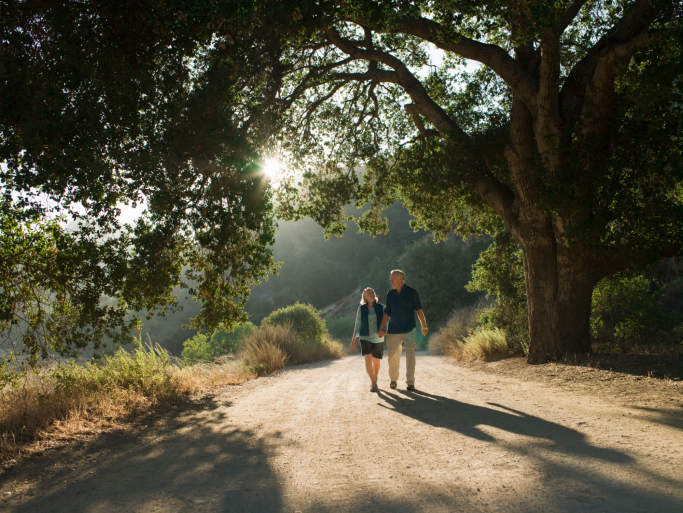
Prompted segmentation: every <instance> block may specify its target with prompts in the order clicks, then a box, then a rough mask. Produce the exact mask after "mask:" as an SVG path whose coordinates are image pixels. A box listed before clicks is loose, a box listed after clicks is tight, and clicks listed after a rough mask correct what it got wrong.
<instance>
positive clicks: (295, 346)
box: [239, 324, 344, 376]
mask: <svg viewBox="0 0 683 513" xmlns="http://www.w3.org/2000/svg"><path fill="white" fill-rule="evenodd" d="M342 356H344V347H343V346H342V344H340V343H339V342H337V341H334V340H325V341H319V340H302V339H301V338H300V337H299V336H297V333H296V332H295V331H294V330H292V328H291V325H289V324H285V325H278V326H272V325H270V324H264V325H263V326H261V327H260V328H259V329H258V330H257V331H256V332H254V333H252V334H251V335H250V336H249V337H247V338H246V339H245V340H244V343H243V345H242V350H241V351H240V354H239V358H240V359H242V360H243V361H244V363H245V365H246V366H247V367H248V368H250V369H252V370H253V371H254V372H256V373H257V374H258V375H259V376H262V375H264V374H271V373H272V372H275V371H277V370H279V369H282V368H283V367H284V366H285V365H298V364H302V363H310V362H317V361H319V360H328V359H332V358H341V357H342Z"/></svg>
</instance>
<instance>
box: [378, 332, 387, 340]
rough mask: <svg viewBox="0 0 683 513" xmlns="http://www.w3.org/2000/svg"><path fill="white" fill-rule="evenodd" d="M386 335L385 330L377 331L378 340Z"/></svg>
mask: <svg viewBox="0 0 683 513" xmlns="http://www.w3.org/2000/svg"><path fill="white" fill-rule="evenodd" d="M386 334H387V330H379V331H378V332H377V336H378V337H379V338H382V337H383V336H384V335H386Z"/></svg>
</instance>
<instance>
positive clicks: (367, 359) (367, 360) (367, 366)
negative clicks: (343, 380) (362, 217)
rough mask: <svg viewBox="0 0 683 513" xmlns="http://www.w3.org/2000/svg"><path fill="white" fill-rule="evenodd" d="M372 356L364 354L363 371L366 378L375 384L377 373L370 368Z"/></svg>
mask: <svg viewBox="0 0 683 513" xmlns="http://www.w3.org/2000/svg"><path fill="white" fill-rule="evenodd" d="M372 360H373V358H372V355H371V354H366V355H365V370H366V371H367V373H368V376H370V381H372V382H373V383H377V373H376V372H375V370H374V369H373V368H372V367H373V366H372Z"/></svg>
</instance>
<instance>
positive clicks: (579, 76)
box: [559, 0, 657, 124]
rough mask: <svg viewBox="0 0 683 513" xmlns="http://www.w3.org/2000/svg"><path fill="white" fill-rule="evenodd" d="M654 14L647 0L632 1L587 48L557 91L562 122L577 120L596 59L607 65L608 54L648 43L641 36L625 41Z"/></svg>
mask: <svg viewBox="0 0 683 513" xmlns="http://www.w3.org/2000/svg"><path fill="white" fill-rule="evenodd" d="M656 14H657V10H656V9H654V8H653V7H652V4H651V2H650V0H636V2H635V3H634V4H633V5H632V6H631V8H630V9H629V10H628V11H626V13H625V14H624V16H623V17H622V18H621V20H619V21H618V22H617V23H616V24H615V25H614V26H613V27H612V28H611V29H610V30H609V31H608V32H607V33H606V34H605V35H604V36H603V37H602V38H600V40H599V41H598V42H597V43H596V44H595V46H593V48H591V49H590V50H588V52H587V54H586V56H585V57H584V58H583V59H581V60H580V61H579V62H578V63H576V65H575V66H574V68H573V69H572V70H571V72H570V73H569V76H568V77H567V79H566V80H565V82H564V85H563V87H562V91H561V92H560V98H559V103H560V115H561V117H562V119H563V120H564V121H565V122H566V123H568V124H574V123H576V122H577V121H578V120H579V117H580V116H581V112H582V111H583V107H584V103H585V100H586V88H587V87H588V84H589V82H590V81H591V80H592V79H593V77H594V75H595V72H596V70H597V68H598V65H599V64H600V61H601V60H602V61H603V65H605V64H608V63H609V61H610V60H612V59H610V57H612V56H614V57H616V56H617V54H619V55H621V57H620V59H623V58H625V55H627V53H626V52H627V51H628V50H629V49H630V51H631V53H632V52H634V51H635V50H636V49H637V48H641V47H642V46H644V45H645V44H648V42H647V41H646V40H645V39H642V38H638V39H637V44H629V41H631V40H634V38H635V37H636V36H638V35H639V34H641V33H642V32H644V31H645V30H646V29H647V27H648V25H649V24H650V23H652V21H653V20H654V18H655V16H656ZM624 43H626V44H627V46H626V47H623V46H621V45H622V44H624ZM634 43H635V41H634ZM615 51H616V53H612V54H611V55H610V52H615ZM605 58H607V60H605ZM617 64H618V62H616V61H614V62H611V65H612V66H615V65H617Z"/></svg>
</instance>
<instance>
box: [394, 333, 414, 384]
mask: <svg viewBox="0 0 683 513" xmlns="http://www.w3.org/2000/svg"><path fill="white" fill-rule="evenodd" d="M415 331H416V329H413V331H411V332H409V333H387V357H388V358H389V379H390V380H391V381H398V367H399V365H400V364H401V345H403V347H405V350H406V381H407V382H408V384H409V385H414V384H415Z"/></svg>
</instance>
